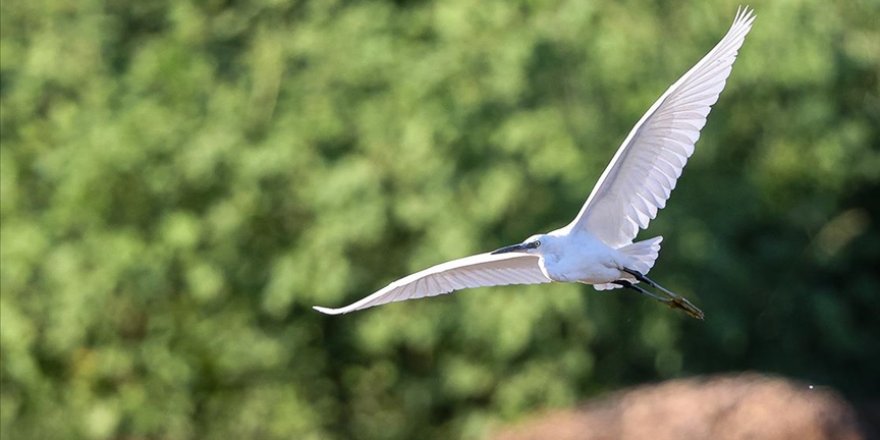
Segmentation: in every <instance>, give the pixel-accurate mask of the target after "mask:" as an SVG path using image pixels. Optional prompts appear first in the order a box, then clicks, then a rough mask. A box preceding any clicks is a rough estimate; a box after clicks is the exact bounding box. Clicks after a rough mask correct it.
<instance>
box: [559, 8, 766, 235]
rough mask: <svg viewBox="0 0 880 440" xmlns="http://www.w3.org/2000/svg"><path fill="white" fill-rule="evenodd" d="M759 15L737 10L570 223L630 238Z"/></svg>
mask: <svg viewBox="0 0 880 440" xmlns="http://www.w3.org/2000/svg"><path fill="white" fill-rule="evenodd" d="M754 19H755V16H754V14H753V11H752V10H749V9H748V8H744V9H740V10H737V13H736V18H735V19H734V20H733V25H731V27H730V30H729V31H727V35H725V36H724V38H723V39H722V40H721V41H720V42H719V43H718V45H716V46H715V47H714V48H713V49H712V50H711V51H710V52H709V53H708V54H706V56H705V57H703V59H701V60H700V61H699V62H698V63H697V64H696V65H695V66H694V67H692V68H691V70H689V71H688V72H687V73H685V74H684V76H682V77H681V78H680V79H679V80H678V81H676V82H675V84H673V85H672V86H671V87H669V89H668V90H666V92H665V93H663V95H662V96H660V99H658V100H657V102H655V103H654V105H652V106H651V108H650V109H648V112H647V113H645V115H644V116H642V119H640V120H639V122H638V123H637V124H636V125H635V127H633V129H632V131H630V132H629V135H628V136H627V137H626V139H625V140H624V141H623V144H622V145H621V146H620V148H619V149H618V150H617V153H616V154H615V155H614V158H613V159H612V160H611V163H610V164H609V165H608V168H606V169H605V172H603V173H602V177H600V178H599V182H598V183H596V186H595V187H594V188H593V192H592V193H591V194H590V197H589V198H588V199H587V201H586V203H584V206H583V207H582V208H581V211H580V212H579V213H578V215H577V217H575V219H574V220H573V221H572V223H571V224H570V225H569V226H570V227H571V228H583V229H586V230H587V231H589V232H590V233H591V234H593V235H594V236H596V237H597V238H599V239H600V240H602V241H604V242H605V243H606V244H608V245H609V246H612V247H615V248H617V247H620V246H623V245H626V244H629V243H631V242H632V240H633V238H635V236H636V233H638V231H639V228H642V229H644V228H647V227H648V222H650V221H651V220H652V219H653V218H654V217H656V216H657V211H658V210H659V209H662V208H663V207H664V206H666V200H667V199H668V198H669V194H670V193H671V192H672V189H673V188H675V182H676V180H677V179H678V177H679V176H680V175H681V170H682V168H684V166H685V164H686V163H687V160H688V158H689V157H690V156H691V154H693V152H694V144H695V143H696V142H697V139H699V137H700V130H701V129H702V128H703V126H704V125H705V124H706V116H708V115H709V110H710V109H711V106H712V105H713V104H715V102H716V101H718V95H719V94H720V93H721V90H722V89H724V85H725V82H726V81H727V77H728V75H730V70H731V68H732V66H733V62H734V60H736V55H737V52H738V51H739V48H740V46H742V44H743V40H744V39H745V36H746V34H747V33H748V32H749V30H750V29H751V27H752V21H754Z"/></svg>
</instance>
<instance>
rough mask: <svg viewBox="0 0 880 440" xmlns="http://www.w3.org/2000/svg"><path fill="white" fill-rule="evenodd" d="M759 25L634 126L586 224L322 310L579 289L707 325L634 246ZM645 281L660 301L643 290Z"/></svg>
mask: <svg viewBox="0 0 880 440" xmlns="http://www.w3.org/2000/svg"><path fill="white" fill-rule="evenodd" d="M754 19H755V16H754V14H753V11H752V10H750V9H748V8H741V9H740V10H738V11H737V14H736V17H735V19H734V21H733V25H732V26H731V28H730V30H729V31H728V32H727V34H726V35H725V36H724V38H722V39H721V41H720V42H719V43H718V44H717V45H716V46H715V47H714V48H713V49H712V50H711V51H710V52H709V53H708V54H706V56H704V57H703V59H701V60H700V61H699V62H698V63H697V64H696V65H695V66H694V67H693V68H691V69H690V70H689V71H687V73H685V74H684V75H683V76H682V77H681V78H680V79H679V80H678V81H676V82H675V83H674V84H673V85H672V86H670V87H669V89H667V90H666V92H665V93H663V95H661V96H660V98H659V99H658V100H657V102H655V103H654V104H653V105H652V106H651V107H650V108H649V109H648V112H647V113H645V115H644V116H642V118H641V119H640V120H639V122H638V123H637V124H636V125H635V127H633V129H632V130H631V131H630V133H629V135H628V136H627V137H626V139H625V140H624V141H623V144H622V145H621V146H620V148H619V149H618V150H617V153H616V154H615V155H614V158H613V159H612V160H611V163H610V164H609V165H608V167H607V168H606V169H605V171H604V172H603V173H602V176H601V177H600V178H599V181H598V183H597V184H596V186H595V187H594V188H593V191H592V192H591V193H590V196H589V197H588V198H587V201H586V203H584V206H583V207H582V208H581V210H580V212H579V213H578V215H577V216H576V217H575V219H574V220H573V221H572V222H571V223H569V224H568V225H566V226H565V227H563V228H560V229H557V230H555V231H552V232H549V233H547V234H539V235H535V236H532V237H530V238H529V239H527V240H526V241H524V242H523V243H520V244H518V245H513V246H508V247H505V248H502V249H499V250H497V251H495V252H492V253H485V254H479V255H474V256H470V257H466V258H461V259H458V260H453V261H450V262H447V263H443V264H440V265H437V266H434V267H432V268H430V269H426V270H423V271H421V272H418V273H415V274H412V275H410V276H407V277H405V278H402V279H400V280H397V281H395V282H393V283H391V284H390V285H388V286H387V287H385V288H383V289H381V290H379V291H378V292H375V293H373V294H372V295H370V296H368V297H366V298H363V299H361V300H360V301H357V302H355V303H353V304H351V305H348V306H346V307H342V308H338V309H330V308H325V307H315V309H316V310H318V311H320V312H323V313H327V314H340V313H348V312H352V311H355V310H360V309H365V308H368V307H373V306H377V305H380V304H385V303H389V302H394V301H403V300H407V299H413V298H423V297H426V296H435V295H439V294H444V293H449V292H452V291H455V290H460V289H465V288H469V287H481V286H498V285H508V284H538V283H548V282H550V281H563V282H571V281H575V282H582V283H587V284H592V285H593V286H595V287H596V288H597V289H599V290H604V289H610V288H615V287H628V288H632V289H634V290H637V291H639V292H640V293H643V294H646V295H649V296H651V297H653V298H654V299H657V300H659V301H662V302H664V303H667V304H668V305H670V306H672V307H676V308H680V309H683V310H684V311H685V312H687V313H688V314H690V315H691V316H694V317H697V318H702V312H700V311H699V309H697V308H696V307H694V306H693V305H692V304H690V303H689V302H688V301H687V300H686V299H684V298H682V297H680V296H678V295H676V294H674V293H672V292H670V291H669V290H667V289H665V288H663V287H662V286H660V285H658V284H656V283H655V282H654V281H653V280H651V279H649V278H647V277H646V276H645V274H646V273H647V272H648V270H650V269H651V268H652V267H653V265H654V261H655V260H656V258H657V255H658V253H659V251H660V240H661V238H660V237H654V238H652V239H649V240H645V241H641V242H636V243H633V239H634V238H635V237H636V234H637V233H638V231H639V228H641V229H644V228H647V227H648V224H649V222H650V221H651V220H652V219H654V218H655V217H656V216H657V211H658V210H660V209H662V208H663V207H665V206H666V200H668V199H669V195H670V193H671V192H672V190H673V189H674V188H675V182H676V180H677V179H678V177H679V176H680V175H681V172H682V169H683V168H684V166H685V164H687V160H688V158H689V157H690V156H691V154H693V152H694V144H695V143H696V142H697V140H698V139H699V137H700V130H701V129H702V128H703V126H704V125H705V124H706V117H707V116H708V115H709V111H710V110H711V106H712V105H713V104H715V102H716V101H718V96H719V95H720V93H721V91H722V90H723V89H724V85H725V83H726V81H727V77H728V76H729V75H730V71H731V68H732V66H733V62H734V61H735V60H736V56H737V53H738V51H739V48H740V47H741V46H742V44H743V41H744V39H745V36H746V34H748V32H749V30H750V29H751V26H752V22H753V21H754ZM640 281H641V282H645V283H647V284H649V285H650V286H653V287H655V288H657V289H659V290H660V292H661V293H660V294H659V295H657V294H654V293H651V292H648V291H646V290H644V289H643V288H642V287H639V286H636V285H635V284H636V283H638V282H640Z"/></svg>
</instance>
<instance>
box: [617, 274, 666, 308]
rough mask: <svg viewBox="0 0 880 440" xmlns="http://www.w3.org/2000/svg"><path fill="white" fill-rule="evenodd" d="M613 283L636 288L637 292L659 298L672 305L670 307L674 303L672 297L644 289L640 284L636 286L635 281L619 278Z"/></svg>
mask: <svg viewBox="0 0 880 440" xmlns="http://www.w3.org/2000/svg"><path fill="white" fill-rule="evenodd" d="M611 283H612V284H617V285H618V286H623V287H625V288H627V289H632V290H635V291H636V292H639V293H641V294H642V295H646V296H649V297H651V298H653V299H655V300H657V301H660V302H662V303H663V304H666V305H668V306H670V307H673V306H672V304H671V303H672V299H671V298H665V297H662V296H657V295H655V294H653V293H651V292H648V291H647V290H645V289H642V288H641V287H639V286H636V285H635V284H633V283H631V282H629V281H627V280H617V281H612V282H611Z"/></svg>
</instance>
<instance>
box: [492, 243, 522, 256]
mask: <svg viewBox="0 0 880 440" xmlns="http://www.w3.org/2000/svg"><path fill="white" fill-rule="evenodd" d="M529 248H530V246H529V245H528V244H526V243H520V244H512V245H510V246H504V247H503V248H501V249H496V250H494V251H492V255H497V254H506V253H508V252H521V251H524V250H526V249H529Z"/></svg>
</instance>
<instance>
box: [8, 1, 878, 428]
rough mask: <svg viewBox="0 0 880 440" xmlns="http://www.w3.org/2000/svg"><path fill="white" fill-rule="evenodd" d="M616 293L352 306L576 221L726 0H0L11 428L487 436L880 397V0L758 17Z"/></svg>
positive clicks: (540, 290) (520, 290) (534, 290)
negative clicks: (775, 389) (628, 284)
mask: <svg viewBox="0 0 880 440" xmlns="http://www.w3.org/2000/svg"><path fill="white" fill-rule="evenodd" d="M753 6H754V8H755V9H756V11H757V16H758V18H757V21H756V22H755V25H754V28H753V30H752V33H751V34H750V35H749V37H748V38H747V39H746V42H745V45H744V46H743V48H742V50H741V52H740V58H739V60H738V61H737V63H736V65H735V66H734V69H733V73H732V75H731V77H730V79H729V81H728V85H727V88H726V90H725V91H724V93H723V94H722V95H721V99H720V101H719V102H718V104H717V105H716V107H715V109H714V110H713V112H712V114H711V115H710V117H709V121H708V124H707V126H706V128H705V129H704V130H703V135H702V138H701V140H700V142H699V143H698V145H697V152H696V154H695V155H694V157H693V158H692V160H691V162H690V164H689V166H688V168H687V169H686V170H685V172H684V175H683V177H682V178H681V179H680V180H679V181H678V188H677V189H676V191H675V192H674V193H673V195H672V198H671V200H670V203H669V205H668V208H666V209H665V210H663V211H662V212H661V214H660V215H659V217H658V218H657V220H656V221H654V222H653V223H652V224H651V228H650V230H649V231H647V232H642V234H641V235H640V237H641V238H647V237H652V236H655V235H663V236H664V237H665V240H664V242H663V251H662V253H661V257H660V259H659V260H658V263H657V265H656V266H655V268H654V270H653V271H652V275H653V276H654V278H655V279H657V280H658V281H660V282H661V283H664V284H665V285H667V286H668V287H669V288H671V289H673V290H675V291H678V292H680V293H682V294H684V295H685V296H687V297H689V298H690V299H691V300H692V301H693V302H694V303H695V304H697V305H699V306H700V307H701V308H702V309H703V310H704V311H705V312H706V320H705V321H704V322H699V321H696V320H693V319H690V318H688V317H687V316H685V315H684V314H682V313H678V312H675V311H673V310H670V309H668V308H666V307H663V306H662V305H659V304H657V303H656V302H654V301H650V300H647V299H645V298H641V297H637V296H636V295H633V294H629V293H626V292H615V293H610V294H609V293H600V292H596V291H594V290H593V289H592V288H590V287H588V286H581V285H564V284H556V285H542V286H520V287H506V288H486V289H478V290H471V291H464V292H460V293H458V294H455V295H449V296H445V297H439V298H434V299H430V300H422V301H414V302H404V303H397V304H392V305H388V306H383V307H381V308H376V309H371V310H368V311H364V312H359V313H356V314H352V315H346V316H341V317H327V316H323V315H320V314H318V313H316V312H314V311H312V310H311V309H310V307H311V306H312V305H316V304H320V305H325V306H340V305H344V304H347V303H349V302H351V301H353V300H356V299H359V298H361V297H362V296H364V295H366V294H369V293H371V292H373V291H374V290H376V289H378V288H380V287H382V286H384V285H385V284H386V283H388V282H390V281H392V280H394V279H396V278H398V277H400V276H403V275H406V274H408V273H410V272H412V271H415V270H419V269H423V268H425V267H428V266H431V265H433V264H436V263H439V262H443V261H446V260H448V259H452V258H456V257H461V256H464V255H468V254H471V253H476V252H481V251H484V250H488V249H494V248H497V247H500V246H502V245H507V244H511V243H515V242H518V241H520V240H522V239H524V238H526V237H527V236H529V235H531V234H533V233H536V232H543V231H548V230H552V229H555V228H557V227H560V226H562V225H564V224H566V223H567V222H568V221H569V220H570V219H571V218H572V217H573V216H574V215H575V214H576V213H577V211H578V210H579V208H580V206H581V204H582V203H583V201H584V199H585V198H586V196H587V195H588V193H589V191H590V189H591V188H592V186H593V184H594V183H595V181H596V180H597V178H598V176H599V174H600V173H601V171H602V169H603V168H604V167H605V165H606V164H607V163H608V162H609V160H610V158H611V156H612V155H613V153H614V151H615V150H616V148H617V147H618V145H619V144H620V142H621V141H622V140H623V138H624V137H625V135H626V134H627V132H628V131H629V129H630V128H631V127H632V125H633V124H634V123H635V122H636V121H637V120H638V118H639V117H640V116H641V115H642V114H643V112H644V111H645V110H647V108H648V107H649V106H650V105H651V103H652V102H653V101H654V100H655V99H656V98H657V97H658V96H659V95H660V94H661V93H662V92H663V91H664V90H665V89H666V87H668V86H669V85H670V84H672V83H673V82H674V81H675V80H676V79H677V78H678V77H679V75H681V74H682V73H683V72H684V71H685V70H687V69H688V68H690V67H691V66H692V65H693V64H694V63H695V62H696V61H697V60H698V59H699V58H700V57H701V56H702V55H703V54H705V53H706V52H708V50H709V49H710V48H711V47H712V46H713V45H714V44H715V43H716V42H717V41H718V40H720V38H721V37H722V36H723V34H724V33H725V32H726V31H727V29H728V27H729V25H730V23H731V21H732V20H733V16H734V13H735V11H736V7H737V3H736V2H735V1H726V0H725V1H720V0H719V1H705V2H704V1H688V2H664V1H647V0H638V1H637V0H632V1H624V2H618V1H610V0H609V1H589V2H588V1H580V0H570V1H546V2H545V1H528V0H526V1H485V2H472V1H464V0H458V1H455V0H454V1H443V2H430V1H397V2H380V1H372V2H343V1H313V2H302V1H277V0H276V1H256V0H251V1H224V0H200V1H162V0H158V1H149V2H128V1H123V0H104V1H97V0H83V1H78V2H69V1H63V0H43V1H23V0H8V1H7V0H4V1H3V2H2V3H0V25H2V30H0V36H2V38H0V75H2V76H0V98H2V101H0V110H2V112H0V129H2V150H0V257H2V266H0V287H2V296H0V385H2V394H0V425H2V428H0V433H2V437H3V438H4V439H7V438H8V439H29V438H34V439H37V438H71V439H80V438H82V439H192V438H220V439H231V438H260V439H276V438H278V439H282V438H298V439H318V438H322V439H323V438H359V439H373V438H377V439H378V438H382V439H406V438H416V437H418V438H436V439H446V438H481V437H484V436H485V435H487V433H489V432H491V431H492V430H493V429H495V428H497V427H499V426H505V425H507V424H510V423H517V422H518V421H520V420H523V419H524V418H526V417H528V416H529V415H530V414H533V413H536V412H541V411H548V410H562V409H565V408H573V407H575V406H576V405H578V404H579V403H580V402H583V401H584V400H586V399H590V398H593V397H596V396H604V395H607V393H611V392H614V391H615V390H619V389H621V388H624V387H628V386H632V385H637V384H644V383H655V382H660V381H663V380H667V379H673V378H688V377H693V376H703V375H711V374H715V373H724V372H737V371H756V372H760V373H765V374H772V375H779V376H784V377H789V378H793V379H796V380H798V381H799V383H803V384H810V385H815V386H817V387H821V388H823V389H830V390H837V391H838V392H839V393H840V394H841V395H842V396H844V397H845V398H846V399H847V400H848V401H849V402H852V403H853V404H854V405H856V406H860V405H863V404H872V402H877V399H878V397H880V375H878V374H877V367H878V365H880V320H878V318H877V317H878V316H880V295H878V292H880V225H878V222H880V196H878V194H880V26H878V23H880V3H878V2H877V1H875V0H861V1H859V0H854V1H848V2H825V1H819V0H794V1H787V2H769V1H759V2H756V3H755V4H754V5H753Z"/></svg>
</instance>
